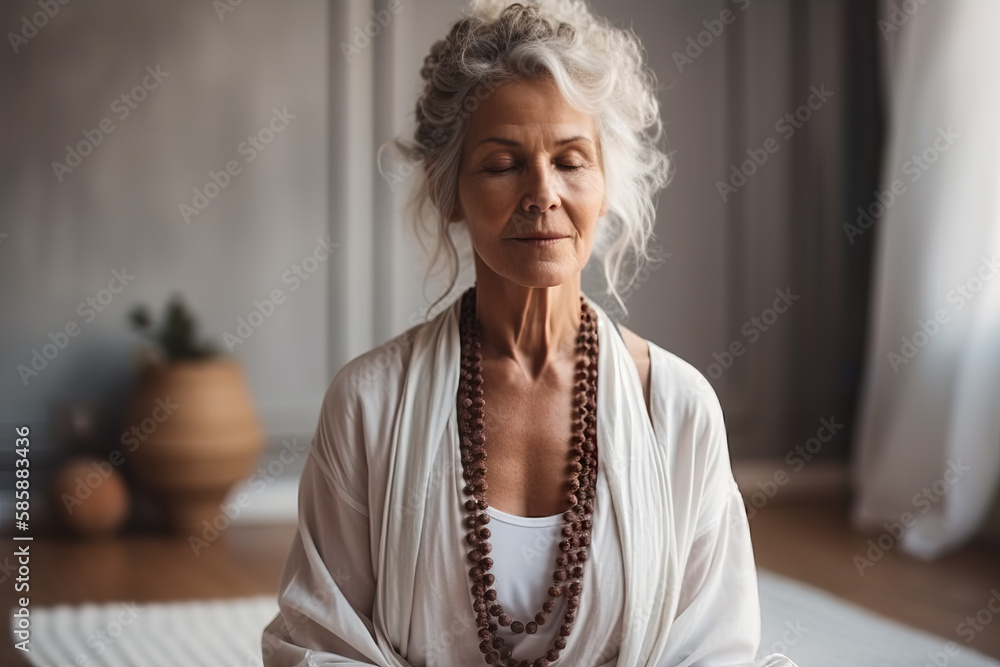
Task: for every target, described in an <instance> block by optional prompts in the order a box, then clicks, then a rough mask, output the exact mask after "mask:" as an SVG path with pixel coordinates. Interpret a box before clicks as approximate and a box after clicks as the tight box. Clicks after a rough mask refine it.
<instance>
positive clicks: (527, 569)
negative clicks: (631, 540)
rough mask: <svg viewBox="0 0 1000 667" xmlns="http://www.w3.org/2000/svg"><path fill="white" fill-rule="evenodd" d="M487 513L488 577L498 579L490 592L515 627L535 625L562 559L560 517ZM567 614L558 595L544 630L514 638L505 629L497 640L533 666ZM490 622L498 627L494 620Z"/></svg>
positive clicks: (564, 605)
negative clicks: (559, 561) (557, 563)
mask: <svg viewBox="0 0 1000 667" xmlns="http://www.w3.org/2000/svg"><path fill="white" fill-rule="evenodd" d="M486 511H487V512H488V513H489V515H490V523H489V529H490V533H491V537H490V544H491V545H492V546H493V551H492V553H490V557H491V558H493V567H492V568H491V570H490V571H491V572H492V573H493V576H494V577H496V580H495V582H494V583H493V587H494V588H496V591H497V601H498V602H499V603H500V604H502V605H503V608H504V611H505V612H506V613H507V614H508V615H509V616H510V617H511V618H512V619H514V620H515V621H521V622H522V623H527V622H528V621H533V620H535V614H537V613H538V612H540V611H541V610H542V605H543V604H544V603H545V601H546V600H548V599H549V587H550V586H552V573H553V571H555V569H556V558H557V557H558V556H559V553H560V552H559V542H560V540H561V539H562V527H563V516H562V514H554V515H552V516H542V517H524V516H515V515H513V514H507V513H506V512H501V511H500V510H498V509H496V508H495V507H488V508H487V510H486ZM565 613H566V596H565V595H561V596H559V597H558V598H556V606H555V608H554V609H553V610H552V613H551V614H546V615H545V625H541V626H539V628H538V632H536V633H535V634H533V635H529V634H528V633H526V632H522V633H520V634H516V635H515V634H514V633H513V632H511V629H510V627H509V626H508V627H506V628H505V627H503V626H500V627H498V628H497V636H499V637H503V639H504V642H505V643H506V645H507V646H508V647H510V649H511V651H512V653H511V657H512V658H515V659H518V660H533V659H535V658H538V657H540V656H542V655H545V652H546V651H548V650H549V649H551V648H552V643H553V642H554V641H555V638H556V633H558V632H559V626H560V625H562V617H563V614H565ZM491 620H493V621H494V622H496V619H491Z"/></svg>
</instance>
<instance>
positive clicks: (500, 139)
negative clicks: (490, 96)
mask: <svg viewBox="0 0 1000 667" xmlns="http://www.w3.org/2000/svg"><path fill="white" fill-rule="evenodd" d="M574 141H586V142H589V143H591V144H593V143H594V142H593V140H591V139H590V137H585V136H583V135H581V134H578V135H576V136H575V137H569V138H567V139H560V140H559V141H557V142H556V146H563V145H565V144H571V143H573V142H574ZM488 142H493V143H497V144H502V145H504V146H520V145H521V144H520V142H517V141H514V140H513V139H506V138H504V137H487V138H485V139H483V140H482V141H480V142H479V143H478V144H476V148H478V147H479V146H482V145H483V144H485V143H488Z"/></svg>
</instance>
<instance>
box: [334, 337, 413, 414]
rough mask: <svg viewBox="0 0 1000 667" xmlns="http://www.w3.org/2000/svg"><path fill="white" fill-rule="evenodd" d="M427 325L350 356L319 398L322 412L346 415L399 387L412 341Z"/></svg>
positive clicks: (393, 391)
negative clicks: (342, 412) (336, 412)
mask: <svg viewBox="0 0 1000 667" xmlns="http://www.w3.org/2000/svg"><path fill="white" fill-rule="evenodd" d="M427 324H428V323H427V322H423V323H421V324H417V325H415V326H412V327H410V328H409V329H407V330H406V331H404V332H402V333H400V334H398V335H396V336H394V337H393V338H390V339H389V340H387V341H385V342H384V343H381V344H379V345H376V346H375V347H373V348H371V349H369V350H366V351H365V352H362V353H361V354H359V355H357V356H355V357H353V358H352V359H350V360H349V361H348V362H347V363H345V364H344V365H343V366H341V368H340V370H339V371H337V373H336V374H335V375H334V377H333V379H332V380H331V381H330V383H329V386H328V387H327V390H326V394H325V396H324V397H323V410H324V412H327V411H330V410H341V411H346V412H348V413H351V412H353V411H354V410H359V409H361V408H362V407H363V406H364V405H365V404H369V405H371V404H373V403H376V402H378V400H379V399H388V398H390V397H392V396H393V395H394V394H397V391H396V390H397V389H399V388H400V387H401V383H402V380H403V375H404V371H405V369H406V366H407V364H408V363H409V358H410V355H411V353H412V351H413V341H414V339H415V338H416V336H417V333H418V332H419V330H420V329H421V328H422V327H424V326H427Z"/></svg>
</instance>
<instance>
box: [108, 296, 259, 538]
mask: <svg viewBox="0 0 1000 667" xmlns="http://www.w3.org/2000/svg"><path fill="white" fill-rule="evenodd" d="M128 317H129V320H130V322H131V324H132V326H133V327H134V328H135V329H136V330H137V331H139V332H140V333H141V334H143V335H144V336H145V337H146V338H147V339H148V340H149V343H150V345H148V346H147V347H146V348H145V349H144V350H143V351H142V353H141V354H140V357H139V359H140V362H141V364H140V366H141V367H140V375H141V379H140V382H139V389H138V392H137V394H136V396H135V397H134V400H133V401H132V403H131V406H130V409H129V411H128V418H127V421H126V425H125V428H124V429H123V435H122V444H123V445H124V447H123V450H124V453H125V455H126V457H127V458H128V459H129V460H130V461H131V462H132V465H133V467H134V469H135V472H136V476H137V478H138V480H139V481H140V483H142V484H143V485H144V486H145V487H147V488H149V489H151V490H152V491H154V492H155V493H156V495H158V496H159V497H160V498H161V500H162V501H163V503H164V506H165V509H166V513H167V517H168V519H169V521H170V523H171V524H172V526H173V527H174V528H175V529H176V530H177V531H179V532H181V533H184V534H188V535H197V536H201V535H202V534H203V533H205V532H206V530H207V527H208V526H210V527H211V530H219V525H220V523H224V524H225V525H228V523H229V517H228V516H227V515H225V514H224V513H223V511H222V509H221V503H222V501H223V500H224V499H225V497H226V494H227V493H228V492H229V490H230V488H231V487H232V486H233V485H234V484H235V483H236V482H238V481H240V480H242V479H245V478H246V477H247V476H248V475H249V474H250V473H251V471H252V470H253V466H254V465H255V464H256V462H257V459H258V457H259V456H260V452H261V449H262V447H263V440H264V438H263V431H262V429H261V426H260V422H259V420H258V418H257V413H256V409H255V407H254V404H253V400H252V397H251V395H250V392H249V389H248V387H247V383H246V379H245V378H244V375H243V371H242V368H241V367H240V365H239V363H238V362H237V361H236V360H235V359H234V358H232V357H227V356H223V355H221V353H220V352H219V350H218V348H216V347H215V346H214V345H212V344H210V343H206V342H200V341H198V339H197V337H196V328H197V325H196V322H195V318H194V317H193V316H192V314H191V313H190V311H189V310H188V308H187V307H186V306H185V304H184V302H183V300H182V299H181V298H180V296H179V295H175V296H173V297H172V298H171V299H170V300H169V301H168V303H167V305H166V307H165V308H164V311H163V317H162V320H161V322H160V323H159V326H158V327H157V326H154V322H153V318H152V316H151V315H150V312H149V309H148V308H147V307H146V306H144V305H138V306H135V307H133V308H132V309H131V310H130V311H129V314H128ZM222 519H225V521H224V522H223V520H222ZM206 522H207V523H206Z"/></svg>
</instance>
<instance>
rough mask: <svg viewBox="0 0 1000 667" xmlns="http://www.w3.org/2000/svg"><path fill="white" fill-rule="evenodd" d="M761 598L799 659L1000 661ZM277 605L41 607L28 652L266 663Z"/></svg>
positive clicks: (914, 666) (186, 663) (843, 666)
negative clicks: (263, 637) (263, 648)
mask: <svg viewBox="0 0 1000 667" xmlns="http://www.w3.org/2000/svg"><path fill="white" fill-rule="evenodd" d="M760 602H761V611H762V613H763V633H762V634H763V637H762V642H761V652H762V653H771V652H780V653H784V654H785V655H787V656H788V657H790V658H792V659H793V660H794V661H795V662H797V663H798V665H799V666H800V667H1000V662H997V661H995V660H991V659H989V658H986V657H984V656H982V655H980V654H978V653H975V652H974V651H971V650H968V649H966V648H964V645H963V644H962V641H961V638H960V637H957V636H956V637H950V638H938V637H934V636H933V635H929V634H926V633H923V632H919V631H917V630H913V629H911V628H908V627H906V626H903V625H900V624H898V623H895V622H893V621H890V620H887V619H885V618H883V617H881V616H876V615H874V614H872V613H870V612H867V611H865V610H863V609H861V608H859V607H856V606H854V605H851V604H848V603H845V602H843V601H841V600H839V599H837V598H836V597H834V596H832V595H829V594H827V593H824V592H822V591H819V590H816V589H815V588H811V587H808V586H804V585H802V584H800V583H798V582H795V581H792V580H790V579H786V578H784V577H780V576H778V575H776V574H772V573H770V572H764V571H762V572H761V573H760ZM276 612H277V604H276V602H275V600H274V598H271V597H254V598H242V599H235V600H219V601H211V602H187V603H176V604H145V605H133V604H131V603H113V604H102V605H82V606H74V607H70V606H56V607H48V608H38V609H33V610H31V621H32V625H31V630H32V633H31V644H30V646H31V652H30V653H29V654H28V657H29V659H30V660H31V662H32V664H34V665H38V666H39V667H200V666H204V667H259V666H260V665H261V659H260V633H261V629H262V628H263V627H264V625H265V624H266V623H267V622H268V621H270V620H271V618H272V617H273V616H274V614H275V613H276ZM997 622H998V623H1000V619H997ZM984 631H987V632H989V631H994V632H1000V629H992V628H986V629H985V630H984ZM949 642H952V643H951V644H950V645H949ZM956 645H958V646H960V647H961V648H954V647H956ZM949 649H950V650H949ZM623 667H624V666H623Z"/></svg>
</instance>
